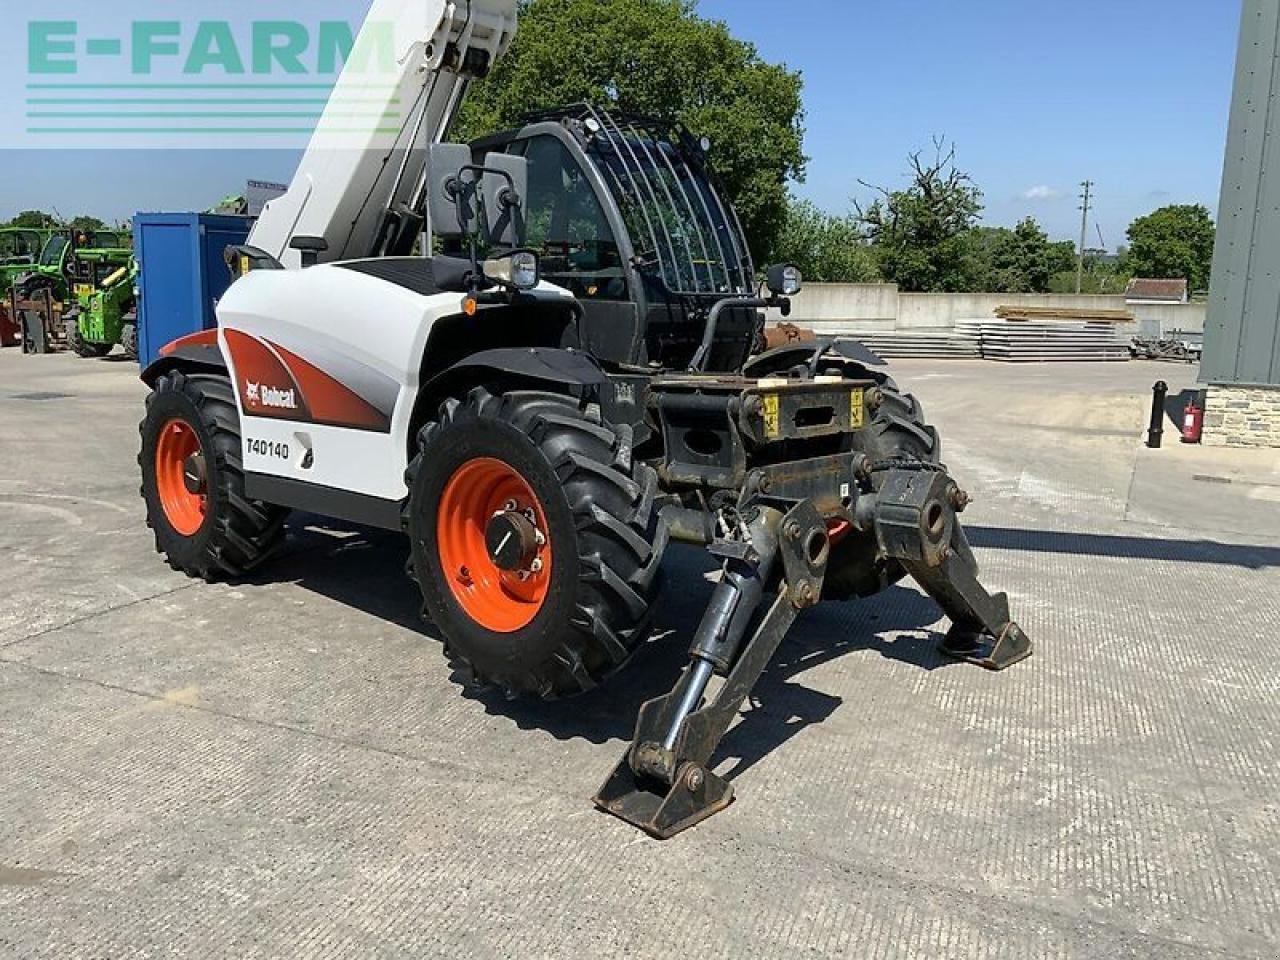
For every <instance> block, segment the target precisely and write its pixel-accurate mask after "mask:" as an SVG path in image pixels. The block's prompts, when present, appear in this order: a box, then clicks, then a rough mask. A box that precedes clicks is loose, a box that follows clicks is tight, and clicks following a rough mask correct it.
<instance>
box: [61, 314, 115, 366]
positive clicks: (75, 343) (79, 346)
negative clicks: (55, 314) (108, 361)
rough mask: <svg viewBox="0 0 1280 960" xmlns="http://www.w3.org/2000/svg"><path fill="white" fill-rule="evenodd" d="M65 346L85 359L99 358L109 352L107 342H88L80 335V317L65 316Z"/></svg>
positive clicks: (109, 346) (109, 345) (109, 347)
mask: <svg viewBox="0 0 1280 960" xmlns="http://www.w3.org/2000/svg"><path fill="white" fill-rule="evenodd" d="M66 325H67V346H68V347H70V348H71V351H72V352H73V353H74V354H75V355H76V356H77V357H82V358H84V359H85V360H100V359H101V358H103V357H105V356H106V355H107V354H108V353H110V352H111V344H109V343H90V342H89V341H87V340H85V338H84V337H82V336H80V319H79V318H78V317H75V316H72V317H67V321H66Z"/></svg>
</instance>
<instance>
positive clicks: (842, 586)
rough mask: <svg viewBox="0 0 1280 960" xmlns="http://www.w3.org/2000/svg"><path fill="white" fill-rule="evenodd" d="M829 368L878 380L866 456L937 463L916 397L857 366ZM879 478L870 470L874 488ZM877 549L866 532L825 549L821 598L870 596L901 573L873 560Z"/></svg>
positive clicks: (932, 435) (933, 434) (934, 437)
mask: <svg viewBox="0 0 1280 960" xmlns="http://www.w3.org/2000/svg"><path fill="white" fill-rule="evenodd" d="M833 372H838V373H842V374H843V375H844V376H853V377H857V378H859V379H868V378H869V379H872V380H875V381H876V382H877V383H878V384H879V387H880V392H881V395H882V397H883V402H882V403H881V405H880V407H879V408H878V409H876V410H874V411H873V412H872V414H871V422H870V423H869V424H868V427H867V430H866V431H865V432H864V434H863V452H864V453H865V454H866V455H867V456H869V457H870V458H871V459H872V460H873V461H875V462H877V463H879V462H883V461H886V460H917V461H922V462H925V463H940V462H941V460H942V441H941V440H940V439H939V437H938V431H937V430H936V429H935V428H933V427H931V426H929V424H928V422H927V421H926V420H925V415H924V408H923V407H922V406H921V405H920V401H919V400H917V399H916V398H915V397H914V396H912V395H911V394H909V393H903V392H902V391H901V390H900V389H899V387H898V385H897V384H896V383H895V382H894V381H893V379H892V378H891V377H889V376H887V375H885V374H882V373H876V372H874V371H868V370H866V369H865V368H863V367H861V366H858V367H857V369H856V370H850V369H847V368H846V369H845V370H843V371H833ZM883 477H884V474H882V473H877V474H875V475H874V476H873V478H872V484H873V486H875V487H877V488H878V487H879V485H880V483H881V482H882V480H883ZM879 552H880V551H879V546H878V544H877V543H876V540H875V537H874V536H869V535H861V536H858V535H851V536H848V537H846V538H845V539H844V540H842V541H840V542H839V543H838V544H836V546H835V547H834V548H833V549H832V551H831V560H830V562H829V564H828V567H827V579H826V583H825V585H824V586H823V591H822V598H823V599H824V600H835V601H844V600H853V599H857V598H865V597H873V596H875V595H876V594H878V593H880V592H882V591H884V590H887V589H889V587H891V586H893V585H894V584H895V583H897V582H898V581H899V580H901V579H902V578H903V577H905V576H906V570H904V569H903V568H902V566H901V564H898V563H896V562H894V561H886V560H882V559H879Z"/></svg>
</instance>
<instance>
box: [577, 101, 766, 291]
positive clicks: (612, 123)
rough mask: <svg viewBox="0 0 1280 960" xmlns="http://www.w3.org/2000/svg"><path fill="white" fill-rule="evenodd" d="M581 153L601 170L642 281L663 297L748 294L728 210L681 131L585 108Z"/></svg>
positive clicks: (746, 269)
mask: <svg viewBox="0 0 1280 960" xmlns="http://www.w3.org/2000/svg"><path fill="white" fill-rule="evenodd" d="M586 122H587V129H588V130H590V131H591V134H592V135H591V139H590V141H589V143H588V147H587V150H588V153H589V154H590V155H591V158H592V160H594V161H595V163H596V165H597V166H598V167H599V168H600V169H601V170H602V171H603V172H604V177H605V180H606V182H607V183H608V184H609V187H610V190H611V191H612V192H613V194H614V196H615V198H616V199H617V202H618V207H619V208H620V210H621V211H622V216H623V219H624V220H625V221H626V223H627V230H628V232H629V233H630V235H631V239H632V243H633V244H634V245H635V252H636V256H637V259H638V260H639V266H640V269H641V271H642V272H643V273H645V274H646V275H647V277H648V279H650V280H655V281H659V282H660V284H661V285H662V286H663V287H665V288H666V290H667V291H668V292H671V293H681V294H693V295H697V294H709V295H715V296H724V295H727V294H741V293H748V292H750V290H751V289H752V286H753V278H754V273H755V269H754V266H753V264H752V262H751V255H750V253H749V252H748V250H747V245H746V242H745V240H744V239H743V236H742V230H741V226H740V225H739V223H738V220H737V217H736V215H735V214H734V213H733V211H732V208H731V207H729V206H728V205H726V204H725V203H724V202H723V201H722V200H721V198H720V195H719V194H718V193H717V191H716V189H715V187H714V186H713V185H712V183H711V180H710V178H709V176H708V175H707V173H706V171H705V169H704V168H703V166H702V162H701V158H700V157H699V156H698V154H697V153H695V151H694V150H693V149H691V148H690V145H689V144H688V143H687V142H685V141H686V140H687V139H688V135H687V134H685V133H684V132H683V131H679V130H669V129H665V128H663V127H662V126H660V125H657V124H653V123H649V122H646V121H640V120H633V119H619V118H615V117H614V116H612V115H611V114H609V113H607V112H605V111H603V110H591V111H590V114H589V116H588V118H587V121H586Z"/></svg>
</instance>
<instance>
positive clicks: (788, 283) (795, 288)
mask: <svg viewBox="0 0 1280 960" xmlns="http://www.w3.org/2000/svg"><path fill="white" fill-rule="evenodd" d="M768 284H769V292H770V293H772V294H775V295H776V296H779V297H794V296H795V295H796V294H797V293H799V292H800V288H801V287H803V286H804V277H802V276H801V275H800V268H799V267H793V266H791V265H790V264H779V265H778V266H776V267H770V268H769V279H768Z"/></svg>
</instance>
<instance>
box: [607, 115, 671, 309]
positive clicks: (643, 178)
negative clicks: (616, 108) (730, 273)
mask: <svg viewBox="0 0 1280 960" xmlns="http://www.w3.org/2000/svg"><path fill="white" fill-rule="evenodd" d="M599 116H600V118H601V119H603V120H604V122H605V124H606V129H607V128H608V125H612V127H613V132H612V133H611V134H610V137H611V138H613V137H616V139H617V141H618V142H620V143H621V145H622V146H623V147H625V148H626V152H627V153H628V154H630V155H631V162H632V164H633V165H634V167H635V174H638V175H639V182H640V183H643V184H644V187H645V190H646V191H648V193H649V198H650V201H651V202H652V204H653V209H654V212H655V213H656V214H657V216H658V223H659V224H660V225H661V226H662V235H663V237H665V238H666V241H667V249H668V250H669V251H670V253H671V262H672V266H673V267H674V268H675V283H674V284H673V285H672V289H673V290H679V289H680V288H681V287H682V286H683V285H684V281H683V280H682V279H681V276H680V255H679V254H678V253H676V245H675V241H674V240H673V239H672V238H671V231H670V230H669V229H668V227H667V221H666V218H665V217H664V216H663V215H662V204H661V202H660V201H659V200H658V192H657V191H656V190H654V189H653V182H652V181H651V180H650V179H649V177H648V175H647V174H645V172H644V168H643V167H642V166H641V164H640V158H639V157H638V156H636V152H635V150H633V149H632V147H631V144H629V143H628V142H627V138H626V137H625V136H624V135H623V133H622V130H621V128H620V127H619V126H618V125H617V123H616V122H614V119H613V117H612V116H610V115H609V114H608V113H607V112H603V111H602V112H601V113H600V115H599ZM623 163H624V164H625V163H626V160H625V159H624V160H623ZM633 176H634V175H633ZM641 196H642V202H643V195H641ZM690 259H692V254H691V255H690ZM663 275H664V277H665V276H666V271H663Z"/></svg>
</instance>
